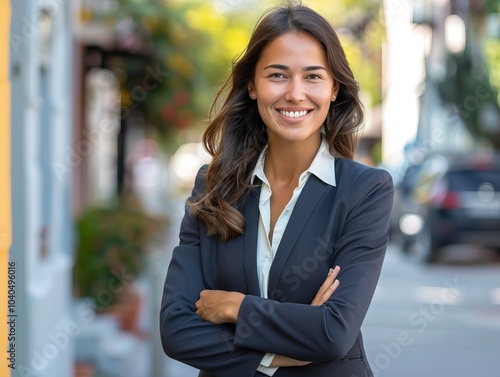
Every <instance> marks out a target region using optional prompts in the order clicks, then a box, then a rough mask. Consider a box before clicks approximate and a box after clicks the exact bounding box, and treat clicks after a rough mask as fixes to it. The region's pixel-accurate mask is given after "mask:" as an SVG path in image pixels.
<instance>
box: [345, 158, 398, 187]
mask: <svg viewBox="0 0 500 377" xmlns="http://www.w3.org/2000/svg"><path fill="white" fill-rule="evenodd" d="M335 176H336V179H337V182H338V184H339V185H340V184H341V183H342V184H349V182H351V183H355V182H358V181H360V180H361V181H363V182H365V181H366V182H367V183H368V182H371V183H372V184H373V183H375V182H379V183H384V184H387V185H390V186H392V185H393V183H392V176H391V174H390V173H389V172H388V171H387V170H384V169H380V168H375V167H373V166H368V165H364V164H362V163H360V162H357V161H353V160H348V159H345V158H337V159H336V164H335Z"/></svg>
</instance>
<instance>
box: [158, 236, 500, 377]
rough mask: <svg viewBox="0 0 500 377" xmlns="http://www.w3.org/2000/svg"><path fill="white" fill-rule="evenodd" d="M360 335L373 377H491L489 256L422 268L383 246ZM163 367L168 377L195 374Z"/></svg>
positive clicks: (498, 311)
mask: <svg viewBox="0 0 500 377" xmlns="http://www.w3.org/2000/svg"><path fill="white" fill-rule="evenodd" d="M363 334H364V340H365V346H366V351H367V354H368V358H369V360H370V364H371V365H372V368H373V371H374V374H375V377H422V376H426V377H452V376H453V377H499V376H500V262H499V261H498V258H497V257H496V254H491V253H487V252H481V251H478V250H472V249H471V248H468V247H460V248H455V249H450V250H447V254H445V257H444V258H443V261H441V263H439V264H436V265H432V266H426V265H422V264H420V263H418V262H416V261H414V260H412V258H409V257H407V256H405V255H403V254H402V253H401V252H400V251H399V250H398V248H397V246H395V245H391V246H390V247H389V249H388V252H387V256H386V260H385V262H384V267H383V271H382V275H381V278H380V282H379V285H378V287H377V290H376V293H375V296H374V299H373V303H372V305H371V307H370V310H369V312H368V314H367V317H366V319H365V322H364V324H363ZM167 364H168V365H167V374H166V375H167V376H169V377H195V376H197V372H196V370H194V369H193V368H190V367H187V366H184V365H182V364H179V363H177V362H175V361H171V360H168V361H167ZM339 377H340V376H339ZM345 377H351V376H345Z"/></svg>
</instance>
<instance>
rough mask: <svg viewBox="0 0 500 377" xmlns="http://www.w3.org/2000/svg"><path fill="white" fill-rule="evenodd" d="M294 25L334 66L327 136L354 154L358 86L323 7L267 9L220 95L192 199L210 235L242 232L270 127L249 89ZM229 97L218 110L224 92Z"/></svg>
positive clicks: (334, 146)
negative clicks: (269, 52) (206, 160)
mask: <svg viewBox="0 0 500 377" xmlns="http://www.w3.org/2000/svg"><path fill="white" fill-rule="evenodd" d="M292 31H298V32H304V33H308V34H309V35H311V36H312V37H314V38H315V39H316V40H317V41H319V42H320V43H321V44H322V45H323V47H324V49H325V53H326V58H327V62H328V66H329V69H330V72H331V73H332V75H333V78H334V80H335V81H336V82H338V83H339V84H340V85H339V92H338V94H337V100H336V101H335V102H332V103H331V105H330V109H329V111H328V115H327V117H326V119H325V122H324V130H325V138H326V141H327V143H328V145H329V150H330V153H331V154H332V155H333V156H335V157H342V158H347V159H352V158H353V156H354V152H355V149H356V146H357V141H358V137H357V136H358V130H359V128H360V125H361V124H362V123H363V106H362V104H361V101H360V99H359V95H358V93H359V86H358V83H357V81H356V80H355V79H354V76H353V73H352V71H351V68H350V67H349V63H348V61H347V59H346V56H345V53H344V49H343V48H342V46H341V44H340V41H339V39H338V37H337V34H336V33H335V31H334V29H333V27H332V26H331V25H330V24H329V22H328V21H327V20H325V19H324V18H323V17H322V16H320V15H319V14H318V13H316V12H315V11H313V10H312V9H310V8H308V7H306V6H303V5H301V4H292V3H287V4H286V5H284V6H280V7H277V8H274V9H272V10H270V11H269V12H268V13H266V14H264V15H263V16H262V17H261V18H260V20H259V22H258V23H257V25H256V26H255V28H254V30H253V33H252V36H251V38H250V41H249V42H248V46H247V48H246V50H245V51H244V52H243V54H242V55H241V56H240V58H239V59H238V60H237V61H236V62H235V63H234V64H233V69H232V71H231V73H230V75H229V77H228V79H227V80H226V81H225V83H224V84H223V85H222V87H221V88H220V90H219V91H218V92H217V94H216V96H215V100H214V102H213V105H212V107H211V110H210V118H209V125H208V127H207V129H206V130H205V133H204V135H203V143H204V145H205V148H206V149H207V151H208V152H209V153H210V154H211V155H212V157H213V159H212V162H211V163H210V165H209V167H208V169H207V171H206V177H205V178H206V180H205V187H204V189H203V191H202V192H201V193H200V194H198V196H197V197H194V198H191V199H190V200H189V201H188V205H189V207H190V209H191V212H192V213H193V214H194V215H195V216H197V217H198V218H199V219H200V220H201V221H202V222H203V223H204V224H205V226H206V228H207V232H208V234H209V235H217V236H219V237H220V239H221V240H222V241H227V240H229V239H231V238H234V237H236V236H238V235H240V234H242V233H243V231H244V229H245V219H244V217H243V215H242V214H241V213H240V211H239V210H238V209H237V208H238V206H239V205H241V203H242V201H243V199H244V197H245V195H246V193H247V192H248V191H249V188H250V187H251V185H250V179H251V174H252V172H253V169H254V167H255V164H256V163H257V160H258V157H259V155H260V153H261V152H262V150H263V148H264V147H265V145H266V144H267V131H266V126H265V125H264V123H263V121H262V119H261V117H260V115H259V111H258V109H257V104H256V101H253V100H252V99H251V98H250V96H249V94H248V84H249V83H250V82H252V81H253V79H254V75H255V67H256V65H257V62H258V60H259V58H260V56H261V53H262V50H263V49H264V48H265V47H266V46H267V45H268V44H269V43H270V42H271V41H273V40H274V39H276V38H277V37H279V36H281V35H283V34H285V33H288V32H292ZM226 93H227V96H226V98H225V100H224V101H223V104H222V106H221V108H220V110H218V111H217V110H216V104H217V103H218V101H220V99H221V98H222V96H223V95H224V94H226Z"/></svg>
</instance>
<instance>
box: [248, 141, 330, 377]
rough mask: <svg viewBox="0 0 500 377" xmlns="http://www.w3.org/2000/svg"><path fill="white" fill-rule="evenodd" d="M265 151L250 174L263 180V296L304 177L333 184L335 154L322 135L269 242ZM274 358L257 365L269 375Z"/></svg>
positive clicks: (259, 269)
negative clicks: (318, 145)
mask: <svg viewBox="0 0 500 377" xmlns="http://www.w3.org/2000/svg"><path fill="white" fill-rule="evenodd" d="M266 154H267V146H266V147H265V148H264V150H263V151H262V153H261V154H260V156H259V159H258V160H257V164H256V165H255V168H254V171H253V174H252V181H251V182H252V183H253V181H254V179H255V177H257V178H259V179H260V180H261V181H262V187H261V191H260V199H259V212H260V217H259V230H258V235H257V274H258V279H259V287H260V295H261V296H262V297H264V298H268V295H267V289H268V285H269V271H270V269H271V264H272V262H273V260H274V257H275V255H276V251H277V250H278V246H279V244H280V242H281V238H282V237H283V233H284V232H285V229H286V226H287V224H288V221H289V220H290V217H291V215H292V212H293V208H294V207H295V204H296V203H297V200H298V198H299V196H300V193H301V192H302V189H303V188H304V186H305V184H306V183H307V180H308V179H309V177H310V176H311V174H314V175H315V176H316V177H317V178H319V179H321V180H322V181H323V182H325V183H326V184H328V185H330V186H336V181H335V157H333V156H332V155H331V154H330V152H329V150H328V144H327V143H326V141H325V139H324V138H323V139H322V140H321V145H320V147H319V149H318V152H317V153H316V156H315V157H314V160H313V162H312V163H311V165H310V166H309V168H308V169H307V170H306V171H304V172H303V173H302V174H301V175H300V177H299V184H298V186H297V187H296V188H295V189H294V191H293V194H292V198H291V199H290V201H289V202H288V204H287V205H286V206H285V208H284V209H283V212H282V213H281V214H280V216H279V218H278V220H277V221H276V224H275V226H274V231H273V237H272V240H271V242H270V241H269V231H270V227H271V200H270V199H271V195H272V191H271V186H270V184H269V181H268V179H267V177H266V175H265V173H264V161H265V157H266ZM273 358H274V355H273V354H266V355H265V356H264V358H263V359H262V362H261V365H260V366H259V368H258V369H257V370H258V371H259V372H262V373H264V374H266V375H268V376H272V375H273V374H274V373H275V372H276V370H278V368H269V365H270V364H271V362H272V360H273Z"/></svg>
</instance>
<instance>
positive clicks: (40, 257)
mask: <svg viewBox="0 0 500 377" xmlns="http://www.w3.org/2000/svg"><path fill="white" fill-rule="evenodd" d="M303 3H304V4H305V5H308V6H310V7H312V8H313V9H315V10H317V11H318V12H320V13H321V14H323V15H324V16H325V17H326V18H328V19H329V20H330V21H331V23H332V25H333V26H334V27H335V28H336V30H337V33H338V34H339V36H340V38H341V41H342V43H343V45H344V47H345V50H346V53H347V55H348V59H349V61H350V64H351V67H352V69H353V71H354V75H355V77H356V78H357V80H358V81H359V83H360V87H361V96H362V99H363V102H364V104H365V107H366V111H367V121H366V124H365V130H364V133H363V137H362V140H361V142H360V147H359V149H358V154H357V156H356V159H357V160H358V161H360V162H363V163H365V164H369V165H373V166H379V167H382V168H384V169H387V170H388V171H389V172H390V173H391V174H392V175H393V178H394V183H395V186H396V196H395V205H394V211H393V216H392V223H391V243H390V246H389V249H388V252H387V257H386V262H385V265H384V269H383V272H382V276H381V280H380V284H379V287H378V288H377V291H376V294H375V297H374V299H373V304H372V306H371V308H370V311H369V313H368V315H367V318H366V320H365V322H364V324H363V331H364V335H365V342H366V348H367V353H368V358H369V359H370V362H371V364H372V366H373V369H374V374H375V376H386V377H413V376H415V377H417V376H419V377H420V376H422V375H426V376H428V377H432V376H436V377H437V376H456V377H465V376H481V377H488V376H491V377H498V375H499V372H498V371H499V370H500V358H499V355H500V263H499V260H500V258H499V255H500V157H499V155H498V153H499V149H500V95H499V90H500V15H499V14H500V4H499V2H498V0H337V1H335V2H332V1H330V0H304V1H303ZM276 4H279V2H270V1H261V0H30V1H28V0H15V1H11V2H10V4H9V1H8V0H7V1H6V2H5V1H0V5H1V6H0V11H1V10H2V9H8V8H9V9H10V10H11V18H10V21H11V26H10V35H9V46H8V50H9V51H8V53H9V62H8V67H9V79H10V85H11V96H10V99H11V110H10V112H11V123H10V146H11V154H10V160H11V180H10V184H11V186H10V189H11V207H12V244H11V248H10V252H9V259H10V261H11V262H15V264H16V313H17V314H18V317H17V327H16V331H17V333H16V338H17V339H16V365H17V367H16V369H15V370H12V375H13V376H16V375H19V376H40V377H41V376H43V377H45V376H50V377H72V376H75V377H76V376H78V377H83V376H85V377H90V376H94V377H114V376H121V377H132V376H133V377H160V376H162V377H163V376H168V377H190V376H196V375H197V371H196V370H194V369H193V368H190V367H186V366H183V365H181V364H179V363H177V362H175V361H173V360H170V359H168V358H167V356H165V355H164V354H163V351H162V349H161V345H160V342H159V334H158V312H159V303H160V298H161V290H162V284H163V279H164V277H165V273H166V269H167V267H168V263H169V260H170V253H171V251H172V248H173V247H174V245H175V243H176V242H177V232H178V228H179V221H180V218H181V216H182V211H183V204H184V200H185V199H186V197H187V195H188V194H189V190H190V188H191V186H192V184H193V179H194V175H195V173H196V172H197V170H198V167H199V166H200V165H202V164H203V163H205V162H208V161H209V156H207V153H206V152H205V151H204V149H203V147H202V146H201V144H200V139H201V135H202V132H203V130H204V128H205V127H206V125H207V121H206V119H207V117H208V112H209V109H210V106H211V101H212V99H213V96H214V94H215V91H216V89H217V87H218V86H219V85H220V84H221V82H222V80H223V78H225V77H226V76H227V74H228V72H229V70H230V67H231V64H232V62H233V61H234V60H235V59H236V57H237V56H238V54H239V53H241V52H242V51H243V48H244V46H245V45H246V43H247V41H248V39H249V36H250V33H251V31H252V28H253V26H254V24H255V22H256V21H257V19H258V17H259V16H260V14H261V13H262V12H263V11H264V10H266V9H268V8H269V7H270V6H272V5H276ZM5 14H6V13H5ZM2 20H3V18H2ZM0 48H2V46H1V45H0ZM0 52H1V55H2V59H4V56H7V51H3V50H2V51H0ZM2 145H3V144H2ZM0 241H1V239H0ZM0 363H8V360H5V359H2V360H0Z"/></svg>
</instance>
